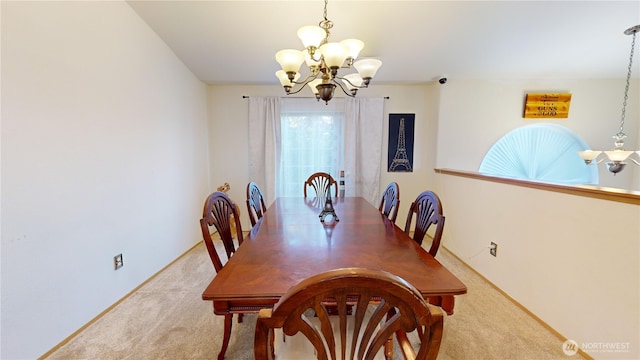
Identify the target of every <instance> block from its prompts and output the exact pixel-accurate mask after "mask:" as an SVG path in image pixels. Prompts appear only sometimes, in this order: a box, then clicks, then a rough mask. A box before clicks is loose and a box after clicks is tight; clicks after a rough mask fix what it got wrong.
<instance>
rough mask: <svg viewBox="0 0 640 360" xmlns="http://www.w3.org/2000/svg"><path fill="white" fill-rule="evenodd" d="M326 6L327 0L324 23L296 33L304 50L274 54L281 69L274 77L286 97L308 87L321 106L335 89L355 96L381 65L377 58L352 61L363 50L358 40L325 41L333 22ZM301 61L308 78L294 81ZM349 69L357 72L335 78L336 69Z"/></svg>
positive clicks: (296, 78)
mask: <svg viewBox="0 0 640 360" xmlns="http://www.w3.org/2000/svg"><path fill="white" fill-rule="evenodd" d="M327 3H328V0H325V1H324V20H322V21H320V23H319V24H318V26H313V25H311V26H303V27H301V28H300V29H299V30H298V37H299V38H300V40H302V44H303V45H304V47H305V49H304V50H302V51H300V50H295V49H286V50H280V51H278V52H277V53H276V61H277V62H278V63H279V64H280V66H281V67H282V70H278V71H277V72H276V76H277V77H278V79H279V80H280V84H282V86H283V87H284V90H285V92H286V93H287V95H291V94H296V93H298V92H300V91H301V90H302V89H304V87H305V85H308V86H309V87H310V88H311V90H312V91H313V93H314V94H315V97H316V99H318V101H320V99H322V100H324V102H325V104H328V103H329V100H331V99H332V98H333V93H334V91H335V89H336V86H339V87H340V89H342V91H343V92H344V93H345V94H346V95H348V96H351V97H354V96H356V93H357V92H358V89H362V88H366V87H368V86H369V82H370V81H371V79H372V78H373V77H374V76H375V74H376V72H377V71H378V68H379V67H380V65H382V61H380V60H378V59H362V60H358V61H355V60H356V58H357V57H358V54H359V53H360V51H361V50H362V48H364V42H362V41H360V40H358V39H346V40H342V41H340V42H329V35H330V32H329V30H330V29H331V28H332V27H333V22H331V20H329V19H327ZM302 62H306V65H307V66H308V67H309V75H308V76H306V77H305V79H304V80H302V81H298V80H299V78H300V72H299V70H300V66H301V65H302ZM352 66H353V67H355V68H356V70H357V71H358V72H357V73H350V74H347V75H344V76H338V70H339V69H351V67H352ZM296 85H300V86H299V88H298V89H297V90H293V91H292V89H293V87H294V86H296Z"/></svg>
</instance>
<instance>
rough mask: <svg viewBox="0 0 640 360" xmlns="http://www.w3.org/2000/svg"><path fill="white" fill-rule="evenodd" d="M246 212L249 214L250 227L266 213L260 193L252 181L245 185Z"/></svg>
mask: <svg viewBox="0 0 640 360" xmlns="http://www.w3.org/2000/svg"><path fill="white" fill-rule="evenodd" d="M247 211H248V212H249V220H250V221H251V226H254V225H255V224H256V223H257V222H258V220H260V219H261V218H262V215H263V214H264V213H265V212H266V211H267V207H266V206H265V205H264V196H262V191H260V188H259V187H258V184H256V183H255V182H253V181H251V182H250V183H249V184H247Z"/></svg>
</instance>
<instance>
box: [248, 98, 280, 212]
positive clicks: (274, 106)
mask: <svg viewBox="0 0 640 360" xmlns="http://www.w3.org/2000/svg"><path fill="white" fill-rule="evenodd" d="M280 144H281V142H280V98H279V97H250V98H249V179H251V180H250V181H255V182H256V184H258V186H259V187H260V189H261V191H262V193H263V196H264V198H265V203H266V205H267V206H269V205H270V204H271V203H272V202H273V201H274V200H275V194H276V174H277V173H278V172H279V168H280Z"/></svg>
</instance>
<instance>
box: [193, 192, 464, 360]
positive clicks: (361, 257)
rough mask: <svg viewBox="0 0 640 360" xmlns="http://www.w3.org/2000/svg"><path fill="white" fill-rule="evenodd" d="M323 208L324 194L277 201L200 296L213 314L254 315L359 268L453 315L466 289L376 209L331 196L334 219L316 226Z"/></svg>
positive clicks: (355, 199)
mask: <svg viewBox="0 0 640 360" xmlns="http://www.w3.org/2000/svg"><path fill="white" fill-rule="evenodd" d="M324 205H325V199H324V198H322V197H320V198H293V197H291V198H287V197H283V198H277V199H276V200H275V201H274V202H273V204H272V205H271V206H269V208H268V209H267V211H266V212H265V213H264V216H263V217H262V218H261V219H260V220H259V221H258V222H257V223H256V225H255V226H254V227H253V228H252V229H251V231H250V232H249V234H248V235H247V236H246V237H245V238H244V242H243V243H242V245H240V246H239V248H238V250H237V251H236V253H235V254H234V255H233V256H232V257H231V259H229V261H228V262H227V263H226V264H225V265H224V267H223V268H222V270H221V271H220V272H218V273H217V275H216V276H215V277H214V278H213V280H212V281H211V283H210V284H209V286H207V288H206V289H205V290H204V292H203V293H202V299H204V300H207V301H212V302H213V310H214V313H215V314H216V315H228V314H233V313H254V312H258V311H259V310H260V309H262V308H270V307H273V305H274V304H275V303H276V302H277V301H278V300H279V299H280V297H281V296H282V295H283V294H284V293H285V292H286V291H287V290H288V289H289V288H290V287H292V286H293V285H295V284H297V283H299V282H300V281H302V280H303V279H305V278H307V277H309V276H312V275H315V274H319V273H322V272H325V271H328V270H331V269H336V268H346V267H362V268H370V269H379V270H385V271H388V272H390V273H392V274H394V275H397V276H399V277H401V278H403V279H405V280H406V281H408V282H409V283H411V284H412V285H413V286H415V287H416V288H417V289H418V290H419V291H420V293H421V294H422V295H423V297H425V298H429V299H439V300H442V301H441V303H440V304H439V305H440V306H442V308H443V310H445V311H446V312H447V313H448V314H453V307H454V301H453V299H454V296H455V295H461V294H465V293H466V292H467V287H466V286H465V285H464V284H463V283H462V282H461V281H460V280H459V279H458V278H457V277H456V276H455V275H453V274H452V273H451V272H450V271H449V270H447V269H446V268H445V267H444V266H442V264H440V263H439V262H438V261H437V260H436V259H435V258H434V257H433V256H431V255H430V254H429V253H428V252H427V251H426V250H425V249H423V248H422V247H420V245H418V244H417V243H416V242H415V241H413V240H412V239H411V238H410V237H409V236H408V235H407V234H406V233H405V232H404V231H403V230H401V229H400V228H399V227H398V226H396V225H395V224H394V223H393V222H391V221H389V220H388V219H387V218H386V217H385V216H383V215H382V214H381V213H380V212H379V211H378V209H377V208H376V207H374V206H373V205H371V204H370V203H369V202H368V201H367V200H365V199H364V198H361V197H343V198H333V199H332V205H333V209H334V210H335V213H336V215H337V217H338V219H339V221H335V219H332V218H331V217H329V218H327V219H326V220H325V221H324V222H321V221H320V218H319V216H318V215H319V214H320V213H321V212H322V210H323V208H324ZM224 341H225V343H224V344H223V346H222V348H223V351H222V353H221V356H222V357H223V356H224V350H226V347H227V345H228V338H226V337H225V340H224ZM219 358H221V357H220V356H219Z"/></svg>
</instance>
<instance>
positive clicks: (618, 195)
mask: <svg viewBox="0 0 640 360" xmlns="http://www.w3.org/2000/svg"><path fill="white" fill-rule="evenodd" d="M434 171H435V172H436V173H438V174H444V175H451V176H460V177H466V178H472V179H477V180H482V181H491V182H497V183H502V184H508V185H514V186H522V187H528V188H533V189H539V190H545V191H553V192H559V193H564V194H571V195H577V196H584V197H590V198H596V199H602V200H608V201H616V202H622V203H627V204H633V205H640V191H632V190H624V189H618V188H608V187H599V186H594V185H575V186H570V185H560V184H549V183H542V182H536V181H527V180H518V179H510V178H503V177H498V176H491V175H483V174H480V173H478V172H473V171H462V170H452V169H434Z"/></svg>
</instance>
